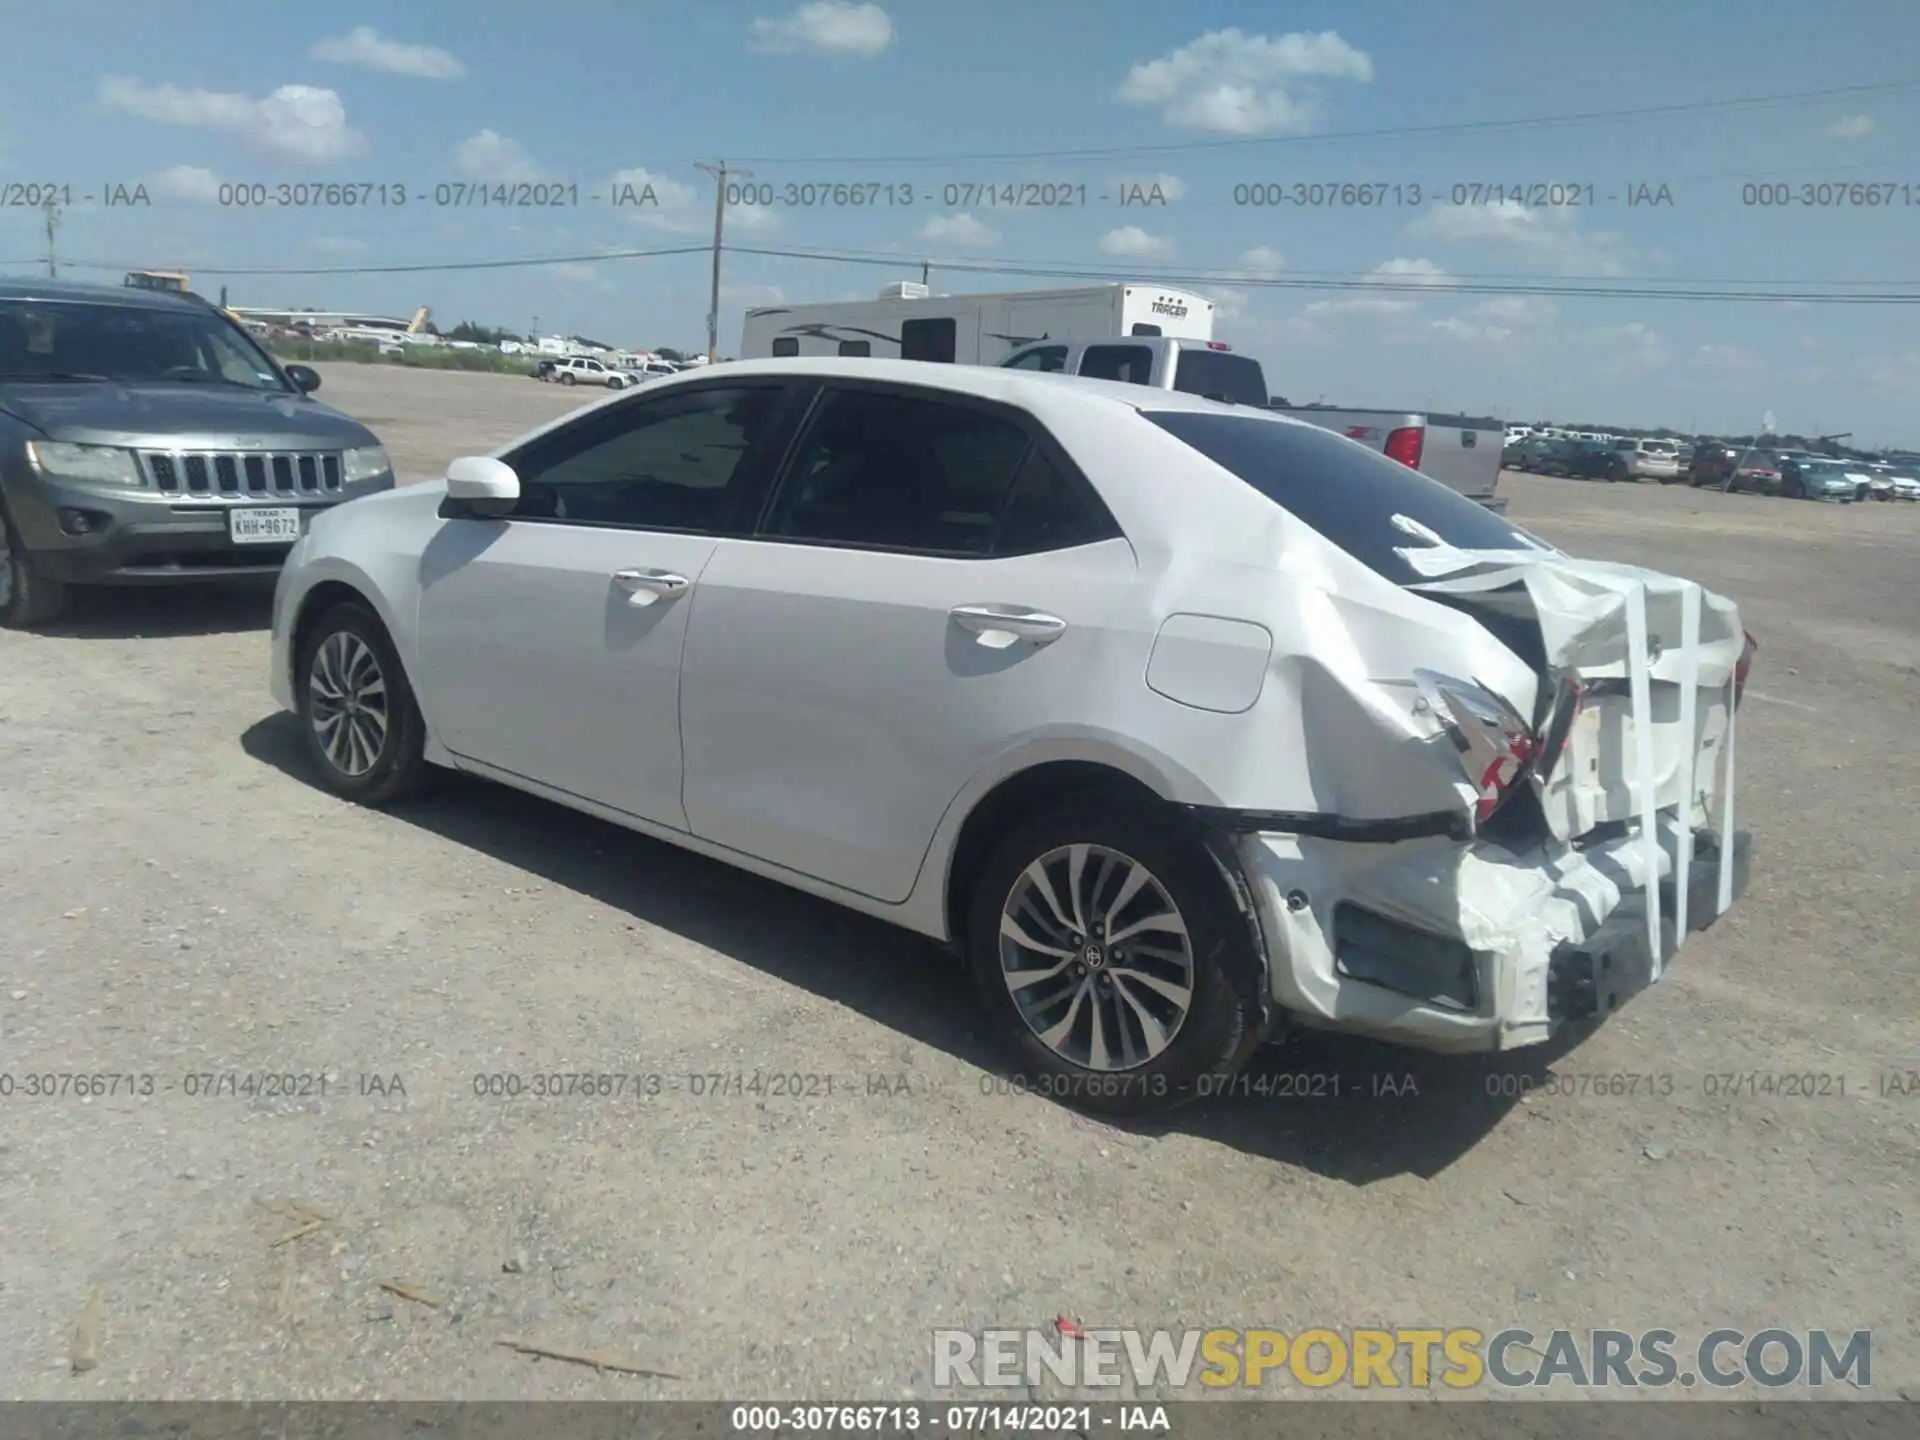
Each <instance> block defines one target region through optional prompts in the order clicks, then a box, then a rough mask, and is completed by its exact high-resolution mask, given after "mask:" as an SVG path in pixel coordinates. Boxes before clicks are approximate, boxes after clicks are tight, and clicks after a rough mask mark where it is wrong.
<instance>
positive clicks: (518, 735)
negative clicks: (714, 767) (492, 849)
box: [417, 385, 784, 830]
mask: <svg viewBox="0 0 1920 1440" xmlns="http://www.w3.org/2000/svg"><path fill="white" fill-rule="evenodd" d="M783 393H784V392H783V391H782V390H781V389H780V388H779V387H778V386H771V385H762V386H742V385H732V386H723V385H707V386H702V387H698V388H695V389H683V390H678V391H676V392H675V393H672V394H656V395H653V396H649V397H647V398H645V399H635V400H632V401H629V402H627V403H625V404H621V405H616V406H614V407H612V408H610V409H606V410H599V411H596V412H594V413H593V414H591V415H589V416H587V417H584V418H583V419H582V420H580V421H579V422H577V423H575V424H573V425H569V426H564V427H562V428H561V429H559V430H556V431H551V432H549V433H548V434H547V435H545V436H542V437H540V438H538V439H536V440H535V441H533V442H531V443H530V444H529V445H528V446H527V447H526V449H525V451H524V452H522V453H520V454H518V455H515V456H510V457H508V463H509V464H512V465H513V466H514V468H515V470H516V471H517V472H518V474H519V476H520V484H521V495H520V502H519V504H518V506H517V507H516V509H515V510H514V513H513V514H512V515H511V516H510V517H508V518H506V519H503V520H468V519H458V520H448V521H445V522H444V523H443V525H442V528H441V530H440V533H439V534H438V535H437V536H436V537H435V538H434V540H433V541H432V543H431V544H429V546H428V547H427V550H426V553H425V555H424V556H423V557H422V562H421V563H422V583H421V599H420V626H419V646H420V657H419V665H418V667H417V668H418V670H419V672H420V689H421V698H422V703H423V705H424V707H425V708H426V709H427V713H429V714H430V715H432V716H433V717H434V722H435V727H436V730H437V732H438V733H439V735H440V737H441V740H442V743H444V744H445V745H446V746H447V748H448V749H449V750H451V751H453V752H454V754H455V755H457V756H460V757H463V758H466V759H469V760H475V761H479V762H480V763H482V764H484V765H488V766H492V767H494V768H496V769H498V770H502V771H505V772H507V773H509V774H510V775H514V776H518V777H521V778H524V779H527V780H532V781H535V782H537V783H539V784H541V785H545V786H550V787H552V788H553V789H556V790H561V791H564V792H566V793H568V794H570V795H577V796H580V797H582V798H585V799H588V800H593V801H596V802H598V803H600V804H603V805H608V806H611V807H613V808H615V809H617V810H621V811H624V812H626V813H628V814H631V815H635V816H638V817H640V818H642V819H646V820H651V821H654V822H656V823H658V824H661V825H669V826H672V827H674V828H676V829H682V830H684V829H685V828H686V812H685V811H684V810H683V809H682V807H681V802H680V784H681V743H680V715H679V706H680V657H681V649H682V646H683V644H684V642H685V638H686V632H687V617H688V612H689V609H690V607H691V605H692V604H693V601H694V594H695V591H696V590H697V588H698V586H699V583H700V579H701V575H702V572H703V571H704V570H705V569H706V567H707V563H708V561H709V560H710V559H711V557H712V555H713V553H714V547H715V544H716V543H717V539H716V537H717V536H718V534H719V533H720V532H721V531H722V530H724V529H725V528H726V527H727V526H728V525H730V524H731V523H732V521H733V513H734V508H735V507H736V505H737V504H738V503H739V497H740V491H741V488H742V487H743V486H744V484H745V482H746V476H747V474H748V472H749V471H750V470H751V468H752V467H753V466H754V465H756V464H758V463H760V459H761V457H760V454H759V449H758V448H757V445H758V443H759V442H760V441H762V440H763V439H764V437H765V436H766V435H767V432H768V430H769V429H770V427H771V426H772V424H774V423H775V422H776V421H777V417H778V410H779V401H780V399H781V397H782V395H783Z"/></svg>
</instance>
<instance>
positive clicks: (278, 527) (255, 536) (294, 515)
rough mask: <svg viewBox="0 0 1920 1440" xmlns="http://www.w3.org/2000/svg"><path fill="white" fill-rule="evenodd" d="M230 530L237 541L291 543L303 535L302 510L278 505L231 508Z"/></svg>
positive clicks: (269, 543) (229, 517)
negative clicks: (255, 507) (241, 508)
mask: <svg viewBox="0 0 1920 1440" xmlns="http://www.w3.org/2000/svg"><path fill="white" fill-rule="evenodd" d="M227 533H228V534H229V535H231V536H232V537H233V543H234V544H236V545H287V544H291V543H292V542H293V541H295V540H298V539H299V538H300V511H299V510H298V509H297V508H295V507H293V506H291V505H287V506H276V507H272V508H266V507H262V508H258V509H245V510H229V511H228V512H227Z"/></svg>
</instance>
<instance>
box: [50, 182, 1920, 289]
mask: <svg viewBox="0 0 1920 1440" xmlns="http://www.w3.org/2000/svg"><path fill="white" fill-rule="evenodd" d="M735 173H737V172H735ZM711 248H712V247H711V246H710V245H680V246H673V247H668V248H662V249H652V250H597V251H589V252H585V253H581V254H572V255H539V256H525V257H519V258H514V259H502V260H453V261H434V262H423V263H417V264H405V265H340V266H325V267H313V266H290V267H269V266H259V267H243V268H228V267H218V266H201V267H200V268H201V269H202V270H203V271H204V272H205V273H208V274H213V275H219V276H254V277H265V276H284V277H298V276H326V275H409V274H437V273H452V272H458V271H486V270H506V269H539V268H542V267H547V266H554V265H579V264H597V263H601V262H605V261H613V260H641V259H654V258H663V257H667V256H673V255H697V254H702V253H706V252H708V251H710V250H711ZM721 248H722V249H723V250H724V251H728V252H731V253H733V254H736V255H756V256H762V257H769V258H774V259H783V260H812V261H816V262H820V263H824V264H835V265H861V266H868V267H881V268H887V269H898V268H900V267H901V266H902V265H906V264H910V263H915V262H910V261H908V260H907V259H906V258H905V257H904V256H902V255H900V254H896V253H890V252H884V251H859V250H829V249H801V248H795V247H782V246H746V245H724V246H722V247H721ZM13 263H16V264H20V263H35V262H13ZM62 263H64V264H65V265H67V266H68V267H69V268H77V269H85V270H101V271H119V270H125V269H127V268H129V267H128V266H127V265H126V264H125V263H124V262H122V263H116V264H109V263H106V262H103V261H73V260H68V261H64V262H62ZM918 263H923V264H930V265H937V266H938V267H940V268H941V269H942V270H951V271H957V272H959V273H961V274H974V275H1004V276H1013V277H1023V278H1036V279H1055V280H1081V281H1091V282H1097V283H1108V284H1111V283H1117V282H1120V281H1134V282H1138V283H1141V284H1167V285H1188V286H1195V287H1202V288H1204V287H1207V286H1225V287H1229V288H1232V289H1241V290H1278V291H1286V290H1307V291H1338V292H1348V293H1360V294H1421V295H1515V296H1539V297H1543V298H1569V299H1585V298H1597V299H1637V300H1694V301H1734V302H1756V303H1766V302H1773V303H1781V304H1788V303H1792V304H1805V305H1822V304H1825V305H1906V304H1915V303H1920V292H1913V291H1909V290H1905V289H1898V290H1894V291H1892V292H1891V293H1879V294H1859V293H1855V294H1846V293H1837V287H1843V286H1854V287H1869V286H1882V287H1885V286H1908V285H1911V284H1912V283H1913V282H1912V281H1910V280H1874V281H1866V280H1833V281H1827V280H1821V281H1803V280H1742V279H1728V278H1711V279H1709V278H1702V277H1675V278H1670V279H1647V278H1633V277H1615V276H1579V277H1561V278H1560V279H1559V280H1543V279H1540V278H1538V277H1534V276H1522V275H1512V274H1508V275H1506V276H1501V275H1446V276H1441V277H1436V278H1434V279H1420V278H1408V279H1392V278H1387V277H1381V276H1374V275H1364V276H1363V275H1354V274H1352V273H1351V272H1335V271H1299V272H1292V273H1289V274H1287V275H1259V274H1254V273H1251V272H1249V271H1248V270H1246V269H1245V268H1244V267H1242V266H1237V265H1216V266H1189V267H1183V268H1181V269H1178V270H1174V269H1162V268H1158V267H1153V266H1150V265H1141V264H1128V265H1124V266H1122V265H1118V264H1110V265H1108V264H1099V263H1087V262H1077V261H1047V260H1018V259H983V258H972V259H969V258H961V257H951V258H944V259H943V258H937V257H929V259H927V260H926V261H924V262H918ZM1818 286H1832V287H1836V289H1835V290H1825V289H1818V288H1812V287H1818ZM1736 287H1744V288H1736ZM1753 287H1774V288H1753ZM1780 287H1794V288H1791V289H1788V288H1780Z"/></svg>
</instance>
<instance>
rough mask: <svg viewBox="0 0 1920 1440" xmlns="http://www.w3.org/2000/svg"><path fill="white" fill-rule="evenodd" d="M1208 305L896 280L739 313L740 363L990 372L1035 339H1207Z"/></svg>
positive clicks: (1165, 292)
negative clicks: (871, 293) (854, 293)
mask: <svg viewBox="0 0 1920 1440" xmlns="http://www.w3.org/2000/svg"><path fill="white" fill-rule="evenodd" d="M1213 309H1214V306H1213V302H1212V301H1211V300H1206V299H1202V298H1201V297H1200V296H1198V295H1189V294H1186V293H1184V292H1182V291H1178V290H1169V289H1167V288H1166V287H1165V286H1162V285H1098V286H1090V287H1083V288H1081V289H1077V290H1026V291H1014V292H1012V293H1008V294H997V295H932V294H929V293H928V291H927V287H926V286H924V285H915V284H911V283H908V282H904V281H896V282H895V283H893V284H891V285H888V286H886V287H885V288H884V289H882V290H881V292H880V298H879V299H877V300H846V301H839V302H836V303H833V304H826V305H773V306H762V307H760V308H758V309H754V310H749V311H747V318H746V325H745V328H744V332H743V334H742V336H741V341H740V358H741V359H742V360H766V359H771V358H774V357H776V356H783V355H867V356H875V357H878V358H880V359H883V360H936V361H944V362H947V363H949V364H960V365H998V364H999V363H1000V362H1001V361H1002V360H1004V359H1005V358H1006V357H1007V356H1008V355H1009V354H1011V353H1012V352H1013V351H1014V350H1016V349H1018V348H1019V347H1020V346H1022V345H1031V344H1033V343H1034V342H1035V341H1038V340H1066V341H1077V340H1105V339H1112V338H1114V337H1116V336H1121V335H1165V336H1168V337H1170V338H1172V339H1178V340H1211V339H1212V338H1213Z"/></svg>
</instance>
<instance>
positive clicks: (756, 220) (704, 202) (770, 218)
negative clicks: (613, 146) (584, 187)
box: [607, 166, 780, 237]
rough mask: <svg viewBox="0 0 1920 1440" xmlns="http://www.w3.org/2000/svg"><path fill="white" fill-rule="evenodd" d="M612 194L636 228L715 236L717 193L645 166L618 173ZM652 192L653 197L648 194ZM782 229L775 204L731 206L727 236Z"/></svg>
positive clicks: (609, 182)
mask: <svg viewBox="0 0 1920 1440" xmlns="http://www.w3.org/2000/svg"><path fill="white" fill-rule="evenodd" d="M607 186H608V193H609V194H610V195H613V196H614V197H616V199H618V200H619V201H620V205H619V210H620V213H622V214H624V215H626V216H627V217H628V218H629V219H630V220H632V221H633V223H634V224H636V225H644V226H645V227H646V228H647V229H649V230H662V231H665V232H666V233H667V234H669V235H709V236H710V235H712V234H713V193H712V192H711V191H708V192H706V193H705V194H702V193H701V192H700V191H699V190H698V189H696V188H695V187H694V186H692V185H689V184H687V183H686V182H685V181H684V180H674V179H671V178H669V177H668V176H665V175H662V174H660V173H658V172H657V171H653V170H649V169H647V168H646V167H645V166H634V167H633V168H631V169H627V170H618V171H615V172H614V174H613V175H612V176H610V177H609V178H608V180H607ZM649 191H651V192H652V193H651V195H649V194H648V192H649ZM779 228H780V212H779V211H778V210H776V209H774V208H773V207H772V206H771V205H729V206H728V207H727V222H726V229H727V234H729V235H732V236H735V237H753V236H765V235H771V234H773V233H775V232H776V231H778V230H779Z"/></svg>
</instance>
